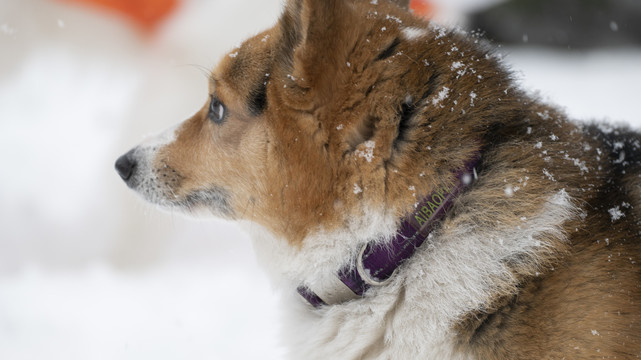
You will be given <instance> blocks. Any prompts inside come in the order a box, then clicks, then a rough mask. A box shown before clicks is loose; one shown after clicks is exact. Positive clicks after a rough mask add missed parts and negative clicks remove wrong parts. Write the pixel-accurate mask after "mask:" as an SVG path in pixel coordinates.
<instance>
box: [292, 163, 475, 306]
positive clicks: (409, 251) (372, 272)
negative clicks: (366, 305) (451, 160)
mask: <svg viewBox="0 0 641 360" xmlns="http://www.w3.org/2000/svg"><path fill="white" fill-rule="evenodd" d="M479 160H480V153H478V154H476V156H475V157H474V158H473V159H472V160H470V161H468V162H467V163H466V164H465V166H464V167H463V168H461V169H459V170H457V171H456V178H455V181H454V182H453V183H450V182H448V183H445V184H442V185H441V186H440V187H439V188H437V189H436V190H435V191H434V192H432V194H430V195H429V196H427V197H426V198H425V199H423V201H422V203H420V204H419V205H417V206H416V209H415V210H414V211H413V212H412V213H410V214H409V215H407V216H406V217H405V218H403V219H402V220H401V225H400V227H399V229H398V231H397V233H396V236H395V237H394V238H393V239H392V241H391V242H386V243H380V242H374V243H368V244H366V245H365V246H363V248H362V249H361V252H360V253H359V254H358V257H357V258H356V259H353V260H352V261H351V263H349V264H347V265H345V266H344V267H343V268H342V269H340V270H339V271H338V273H337V274H336V279H335V280H336V281H334V284H332V286H330V288H328V289H316V292H315V291H314V290H312V289H310V288H309V287H308V286H307V285H304V284H303V285H301V286H299V287H298V288H297V291H298V293H299V294H300V295H301V296H302V297H303V298H305V300H307V302H309V303H310V304H311V305H312V306H314V307H315V308H319V307H321V306H324V305H333V304H338V303H342V302H345V301H349V300H353V299H358V298H360V297H362V296H363V294H365V292H366V291H367V289H369V288H371V287H372V286H382V285H385V284H386V283H387V282H389V281H390V280H391V278H392V275H393V274H394V272H395V271H396V269H397V268H398V267H399V266H400V265H401V264H402V263H403V262H404V261H405V260H407V259H409V258H410V257H411V256H412V255H413V254H414V252H415V251H416V249H417V248H418V247H419V246H421V245H422V244H423V243H424V242H425V240H426V239H427V238H428V236H429V234H430V233H431V232H432V230H433V229H434V228H435V227H436V225H437V224H438V223H439V221H440V220H441V219H443V217H445V214H446V212H447V211H448V210H449V209H450V208H451V207H452V204H453V203H454V199H456V197H457V196H458V194H460V192H461V191H462V190H463V189H464V188H465V187H466V186H468V185H469V184H470V183H471V182H472V181H473V180H474V179H476V169H475V166H476V165H477V164H478V162H479ZM319 290H322V292H321V291H319Z"/></svg>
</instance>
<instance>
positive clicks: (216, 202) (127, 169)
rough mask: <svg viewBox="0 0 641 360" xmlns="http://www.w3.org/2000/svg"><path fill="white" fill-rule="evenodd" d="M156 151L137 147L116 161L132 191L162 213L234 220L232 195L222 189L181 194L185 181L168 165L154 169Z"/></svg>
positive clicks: (161, 163) (216, 187)
mask: <svg viewBox="0 0 641 360" xmlns="http://www.w3.org/2000/svg"><path fill="white" fill-rule="evenodd" d="M154 152H155V149H154V148H141V147H136V148H134V149H132V150H130V151H129V152H127V153H126V154H124V155H122V156H121V157H119V158H118V160H116V163H115V168H116V171H117V172H118V175H120V177H121V178H122V180H123V181H124V182H125V184H127V186H128V187H129V188H131V189H132V190H134V191H135V192H136V193H137V194H139V195H140V196H141V197H142V198H143V199H144V200H145V201H147V202H149V203H152V204H154V205H157V206H158V207H160V208H161V209H164V210H169V211H180V212H184V213H190V214H196V213H201V212H203V210H204V211H206V212H208V213H210V214H213V215H215V216H219V217H224V218H233V216H234V211H233V209H232V207H231V204H230V198H231V196H230V193H229V191H227V190H225V189H223V188H222V187H219V186H208V187H206V188H203V189H197V190H193V191H189V192H188V193H186V194H180V195H179V194H178V191H177V189H179V188H180V185H181V184H182V182H183V180H184V178H183V176H182V175H181V174H180V173H179V172H177V171H176V170H175V169H173V168H172V167H170V166H169V165H168V164H167V163H166V162H164V161H160V165H159V166H153V165H152V164H151V161H150V160H149V159H151V158H153V155H154Z"/></svg>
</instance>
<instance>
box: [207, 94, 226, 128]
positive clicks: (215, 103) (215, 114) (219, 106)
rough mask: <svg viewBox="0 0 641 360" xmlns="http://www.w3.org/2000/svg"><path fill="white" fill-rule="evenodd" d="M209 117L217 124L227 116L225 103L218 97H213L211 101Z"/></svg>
mask: <svg viewBox="0 0 641 360" xmlns="http://www.w3.org/2000/svg"><path fill="white" fill-rule="evenodd" d="M209 118H210V119H211V120H212V121H213V122H215V123H217V124H220V123H221V122H223V119H224V118H225V105H224V104H223V103H222V102H220V100H218V98H216V97H212V98H211V102H210V103H209Z"/></svg>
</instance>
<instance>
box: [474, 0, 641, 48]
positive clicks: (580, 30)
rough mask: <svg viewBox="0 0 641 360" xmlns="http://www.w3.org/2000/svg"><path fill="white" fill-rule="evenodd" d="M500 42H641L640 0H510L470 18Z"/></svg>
mask: <svg viewBox="0 0 641 360" xmlns="http://www.w3.org/2000/svg"><path fill="white" fill-rule="evenodd" d="M470 29H472V30H478V29H480V30H481V31H483V32H485V34H486V36H487V37H488V38H489V39H491V40H493V41H496V42H500V43H530V44H537V45H550V46H562V47H569V48H586V47H594V46H620V45H640V44H641V0H509V1H507V2H504V3H500V4H498V5H496V6H494V7H491V8H488V9H485V10H484V11H481V12H478V13H474V14H472V15H471V18H470Z"/></svg>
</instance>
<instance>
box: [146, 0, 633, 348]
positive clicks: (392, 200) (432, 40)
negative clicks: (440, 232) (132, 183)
mask: <svg viewBox="0 0 641 360" xmlns="http://www.w3.org/2000/svg"><path fill="white" fill-rule="evenodd" d="M380 3H381V4H379V5H378V6H376V7H372V6H371V5H370V4H369V1H356V0H354V1H348V0H326V1H313V0H304V1H294V0H291V1H288V3H287V8H286V10H285V12H284V14H283V15H282V17H281V20H280V22H279V23H278V24H277V25H276V26H275V27H274V28H272V29H270V30H268V31H266V32H264V33H261V34H258V35H257V36H255V37H253V38H251V39H249V40H248V41H246V42H245V43H244V44H243V45H242V46H241V47H240V48H238V49H234V50H232V52H230V55H229V56H226V57H225V58H224V59H223V61H222V62H221V63H220V65H219V66H218V67H217V68H216V69H215V70H214V72H213V74H212V79H211V87H210V95H211V96H215V97H217V98H219V99H220V100H221V101H222V102H223V103H224V104H225V105H226V107H227V110H228V116H227V118H226V119H225V121H224V123H223V124H215V123H213V122H212V121H210V120H209V119H208V106H209V105H208V103H207V105H205V106H204V107H203V109H201V110H200V111H199V112H198V113H197V114H196V115H194V117H193V118H191V119H190V120H189V121H187V122H186V123H185V124H184V125H183V126H182V127H181V128H180V129H179V131H178V139H177V141H175V142H174V143H172V144H171V145H169V146H167V147H165V148H163V149H162V150H161V152H160V156H158V158H157V159H158V160H157V163H156V164H155V167H156V168H157V171H158V172H159V173H162V174H164V175H165V177H166V178H168V179H169V181H168V182H167V186H168V187H169V188H170V190H169V191H168V193H171V194H173V195H175V196H177V197H184V196H188V195H189V194H190V193H191V192H194V191H196V190H203V189H207V188H210V187H212V186H216V187H220V188H222V189H225V191H229V199H228V200H229V203H230V209H231V210H229V211H228V213H226V214H224V215H226V216H228V217H230V218H234V219H250V220H253V221H256V222H258V223H260V224H262V225H263V226H265V227H267V228H268V229H269V230H271V231H272V232H273V233H274V234H276V235H278V236H281V237H283V238H286V239H287V240H288V241H289V242H290V243H291V244H292V246H300V245H301V244H302V242H303V241H304V239H305V238H306V236H307V235H308V234H310V233H312V232H314V231H316V230H318V229H319V228H320V227H322V228H323V229H326V230H332V229H337V228H340V227H341V226H343V223H344V222H345V221H347V220H349V219H350V218H351V217H362V216H364V214H362V213H361V211H362V206H359V204H368V206H371V207H375V208H384V209H386V210H387V211H389V212H390V213H392V214H395V215H396V216H397V217H398V218H400V217H401V216H403V215H404V214H406V213H407V212H408V211H409V210H410V209H411V208H412V206H413V204H414V203H415V202H416V201H417V199H421V198H422V197H423V196H425V195H427V194H429V193H430V192H431V191H432V190H433V189H434V188H435V187H436V186H437V185H438V184H441V183H443V181H444V180H446V179H449V178H451V176H452V175H451V171H452V169H456V168H460V167H461V165H462V164H463V163H464V162H465V161H466V160H468V159H469V158H471V157H472V156H473V154H475V153H477V152H478V151H481V152H482V163H481V165H480V166H479V168H478V172H479V181H478V182H477V183H475V185H474V186H472V187H471V188H470V189H469V190H468V191H467V193H466V194H465V196H462V197H461V198H460V199H459V201H458V202H457V204H456V206H455V207H454V209H453V210H452V212H451V215H449V216H448V217H447V219H446V220H445V221H444V222H443V224H442V226H443V228H445V229H447V228H448V227H451V228H455V227H456V226H457V225H459V224H463V223H470V222H472V223H475V224H477V226H479V227H500V228H505V229H509V228H515V227H516V226H518V225H519V223H520V222H521V221H522V218H528V217H533V216H535V215H536V214H537V213H538V212H539V211H540V209H541V208H542V206H543V205H544V203H545V201H546V200H547V199H549V197H550V196H553V195H554V194H556V193H557V192H558V191H560V190H561V189H564V190H565V191H566V192H567V193H568V194H569V195H570V196H571V197H572V199H573V200H574V201H575V202H576V205H577V206H578V208H580V209H581V211H582V214H577V216H576V217H575V220H573V221H570V222H567V223H566V224H565V225H564V231H565V232H566V233H567V235H568V237H569V242H565V241H564V239H547V240H548V241H549V243H551V244H553V245H554V246H553V248H551V249H550V248H545V249H541V250H540V253H539V254H538V257H537V259H536V261H534V260H532V259H513V260H512V261H511V262H510V264H509V266H510V268H511V269H512V271H513V272H514V275H515V276H516V277H517V278H518V279H519V284H520V291H518V293H514V292H513V290H512V289H509V288H506V289H505V291H503V292H501V291H499V292H497V294H496V297H495V298H494V299H492V301H491V302H488V304H487V306H486V308H485V309H482V310H481V311H479V312H478V313H475V314H470V315H469V316H468V317H467V318H466V319H461V324H460V325H459V326H458V329H457V330H458V333H459V339H458V344H457V346H459V348H460V349H461V351H465V352H471V353H474V354H476V355H477V357H478V358H479V359H508V358H509V359H543V358H545V359H547V358H550V359H551V358H554V359H557V358H558V359H561V358H566V359H591V358H594V359H597V358H599V359H600V358H615V357H616V358H618V359H629V358H634V357H639V356H641V304H640V303H639V302H640V301H641V267H640V266H641V265H640V263H641V258H640V256H639V255H640V254H641V241H640V236H639V234H640V232H641V227H640V226H639V221H640V220H641V214H640V213H639V209H641V201H640V199H641V190H640V189H641V186H640V185H639V184H640V182H639V177H640V176H641V169H640V164H639V160H641V150H640V149H639V140H640V139H641V137H639V135H638V134H636V133H632V132H630V131H627V130H625V129H613V130H612V131H610V132H609V133H608V132H603V131H601V130H600V129H599V128H598V127H597V126H585V125H579V124H576V123H573V122H570V121H568V120H567V119H566V117H565V116H564V115H563V114H562V113H559V112H558V111H557V110H555V109H553V108H550V107H548V106H546V105H543V104H541V103H540V102H539V101H538V100H537V99H532V98H531V97H529V96H527V95H525V94H524V93H523V92H521V91H520V90H519V89H517V88H515V87H514V84H513V82H512V80H511V78H510V75H509V73H508V72H507V71H506V70H505V69H504V68H503V66H502V65H501V64H500V63H499V62H498V60H497V59H496V57H495V56H493V54H492V52H491V51H490V50H488V49H487V48H486V46H484V45H479V42H480V40H479V39H478V37H476V36H474V35H469V34H461V33H458V32H445V31H443V30H441V29H436V28H432V27H429V26H428V25H427V24H425V23H424V22H423V21H421V20H419V19H416V18H414V17H412V16H411V15H410V14H408V13H407V12H405V11H404V10H402V9H400V8H398V7H397V6H395V5H392V4H387V3H385V2H384V1H383V0H381V1H380ZM406 27H413V28H420V29H423V30H424V31H425V32H426V33H427V35H426V36H424V37H421V38H420V39H418V40H408V39H405V38H404V37H403V35H402V28H406ZM459 62H460V65H458V64H459ZM446 88H447V89H449V90H448V91H446V90H445V89H446ZM444 93H447V95H448V96H447V97H443V98H442V99H440V97H439V96H441V95H442V94H444ZM439 99H440V100H439ZM371 141H373V143H374V144H375V146H374V148H373V153H372V155H373V158H371V159H369V158H367V157H366V156H365V157H364V156H362V155H363V154H365V153H366V152H367V151H368V146H370V145H371V144H372V143H370V142H371ZM621 144H622V146H623V147H624V148H623V149H622V148H621ZM622 151H625V158H624V161H621V162H620V161H619V160H620V159H621V158H620V154H621V152H622ZM368 160H371V161H368ZM354 184H357V185H358V186H359V187H360V188H361V189H363V191H362V192H360V193H355V191H353V185H354ZM508 185H510V186H511V187H512V189H513V190H514V192H513V195H512V196H506V186H508ZM410 187H413V188H414V189H415V191H408V189H409V188H410ZM231 189H233V192H232V190H231ZM626 204H629V205H626ZM616 207H618V209H619V210H620V211H622V212H623V213H624V216H623V217H621V218H618V219H615V218H614V217H612V216H611V215H610V213H609V210H610V209H613V208H616Z"/></svg>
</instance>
